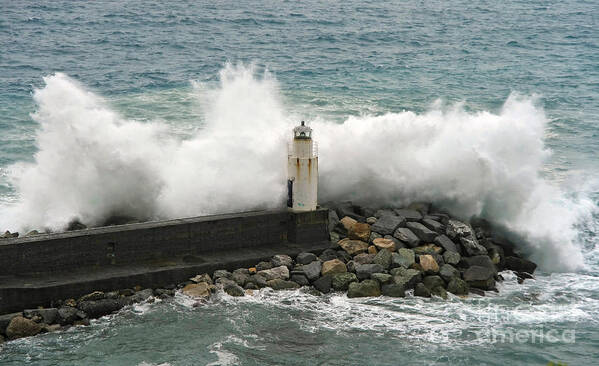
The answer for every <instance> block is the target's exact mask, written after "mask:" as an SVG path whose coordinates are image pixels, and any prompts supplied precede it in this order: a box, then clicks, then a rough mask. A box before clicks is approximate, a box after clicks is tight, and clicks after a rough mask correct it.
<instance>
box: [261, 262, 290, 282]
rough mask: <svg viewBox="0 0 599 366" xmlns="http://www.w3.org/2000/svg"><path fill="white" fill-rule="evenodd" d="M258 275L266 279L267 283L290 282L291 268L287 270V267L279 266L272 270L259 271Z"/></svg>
mask: <svg viewBox="0 0 599 366" xmlns="http://www.w3.org/2000/svg"><path fill="white" fill-rule="evenodd" d="M258 274H259V275H261V276H262V277H264V278H265V279H266V280H267V281H270V280H274V279H281V280H288V279H289V268H287V266H279V267H274V268H271V269H265V270H262V271H258Z"/></svg>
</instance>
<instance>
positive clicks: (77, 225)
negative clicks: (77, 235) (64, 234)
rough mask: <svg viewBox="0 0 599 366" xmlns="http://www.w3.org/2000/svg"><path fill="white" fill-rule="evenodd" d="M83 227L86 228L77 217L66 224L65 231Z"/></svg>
mask: <svg viewBox="0 0 599 366" xmlns="http://www.w3.org/2000/svg"><path fill="white" fill-rule="evenodd" d="M83 229H87V226H85V225H84V224H82V223H81V221H79V219H73V220H72V221H71V222H69V224H68V225H67V228H66V231H73V230H83Z"/></svg>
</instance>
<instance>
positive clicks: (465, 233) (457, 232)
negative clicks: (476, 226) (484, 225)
mask: <svg viewBox="0 0 599 366" xmlns="http://www.w3.org/2000/svg"><path fill="white" fill-rule="evenodd" d="M445 233H446V234H447V236H449V237H450V238H451V239H454V240H455V239H457V238H461V237H470V236H472V237H474V231H473V230H472V228H471V227H470V225H467V224H465V223H463V222H461V221H458V220H449V221H448V222H447V227H446V228H445Z"/></svg>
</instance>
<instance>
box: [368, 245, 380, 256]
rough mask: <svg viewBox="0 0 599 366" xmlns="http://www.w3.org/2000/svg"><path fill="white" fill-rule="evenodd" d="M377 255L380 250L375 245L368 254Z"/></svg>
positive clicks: (369, 248) (369, 249)
mask: <svg viewBox="0 0 599 366" xmlns="http://www.w3.org/2000/svg"><path fill="white" fill-rule="evenodd" d="M376 253H378V250H376V247H375V246H374V245H371V246H369V247H368V254H372V255H376Z"/></svg>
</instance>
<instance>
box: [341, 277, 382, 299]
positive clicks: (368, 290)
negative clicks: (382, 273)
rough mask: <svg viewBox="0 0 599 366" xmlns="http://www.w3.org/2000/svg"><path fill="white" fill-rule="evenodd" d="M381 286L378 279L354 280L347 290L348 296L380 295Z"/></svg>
mask: <svg viewBox="0 0 599 366" xmlns="http://www.w3.org/2000/svg"><path fill="white" fill-rule="evenodd" d="M380 295H381V286H380V285H379V283H378V281H375V280H364V281H362V282H352V283H350V284H349V289H348V291H347V297H349V298H353V297H369V296H380Z"/></svg>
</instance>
